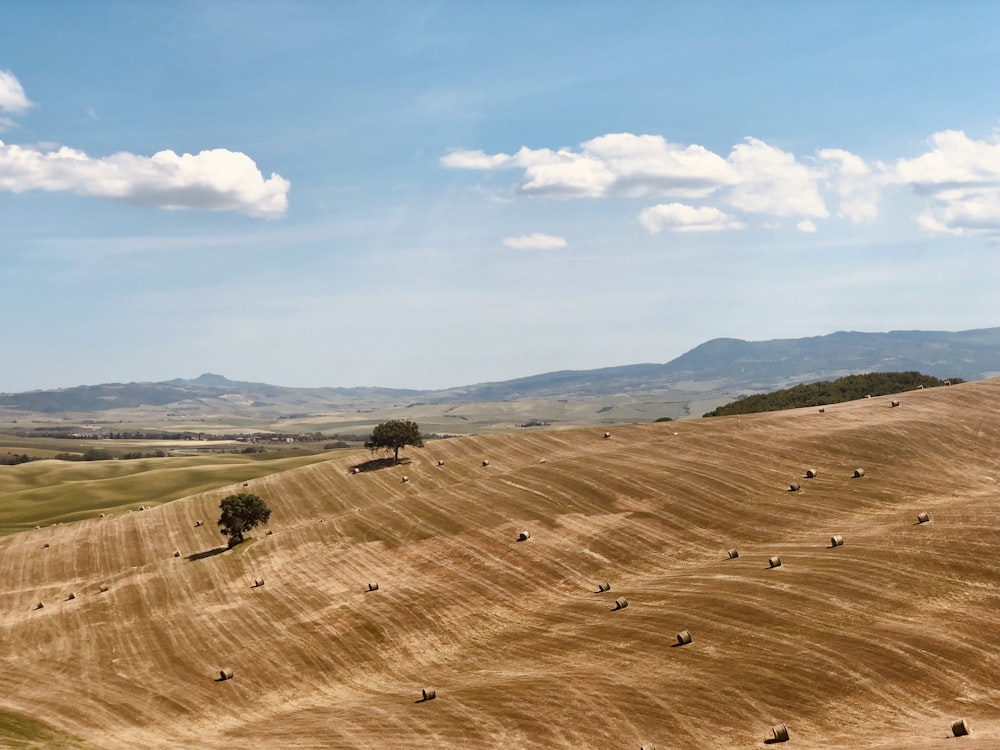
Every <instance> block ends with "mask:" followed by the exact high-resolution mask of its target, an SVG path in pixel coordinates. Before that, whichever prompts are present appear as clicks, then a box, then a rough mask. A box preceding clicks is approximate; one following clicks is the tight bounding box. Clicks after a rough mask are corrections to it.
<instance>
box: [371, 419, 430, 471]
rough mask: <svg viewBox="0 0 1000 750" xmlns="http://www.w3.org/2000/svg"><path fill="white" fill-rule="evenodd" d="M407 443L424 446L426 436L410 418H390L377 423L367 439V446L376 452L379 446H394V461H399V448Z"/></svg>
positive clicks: (419, 446) (417, 446)
mask: <svg viewBox="0 0 1000 750" xmlns="http://www.w3.org/2000/svg"><path fill="white" fill-rule="evenodd" d="M407 445H412V446H414V447H416V448H423V447H424V438H423V436H422V435H421V434H420V428H419V427H418V426H417V423H416V422H412V421H410V420H409V419H390V420H389V421H388V422H382V424H377V425H375V429H374V430H372V434H371V437H370V438H368V440H367V441H365V448H368V449H369V450H371V451H372V452H374V451H375V450H376V449H377V448H386V449H388V448H392V450H393V451H394V453H393V461H395V462H396V463H399V449H400V448H403V447H405V446H407Z"/></svg>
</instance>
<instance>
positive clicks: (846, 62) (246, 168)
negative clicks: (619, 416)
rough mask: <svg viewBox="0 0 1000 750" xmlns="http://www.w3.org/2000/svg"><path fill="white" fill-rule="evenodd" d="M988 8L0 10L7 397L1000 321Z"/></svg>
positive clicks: (69, 6) (515, 5)
mask: <svg viewBox="0 0 1000 750" xmlns="http://www.w3.org/2000/svg"><path fill="white" fill-rule="evenodd" d="M997 29H1000V3H996V2H971V1H966V2H961V1H958V2H953V3H942V2H936V1H935V2H920V1H919V0H907V1H906V2H893V1H892V0H884V1H883V2H878V3H872V2H869V1H866V2H852V1H851V0H841V1H839V2H835V3H802V2H798V1H797V0H796V1H794V2H793V1H792V0H789V1H787V2H776V1H771V2H768V1H765V0H740V1H738V2H737V1H736V0H733V1H731V2H715V1H713V0H707V1H705V2H670V1H669V0H657V1H655V2H636V1H630V0H623V1H622V2H614V3H612V2H588V1H587V0H579V1H577V2H569V1H568V0H547V1H546V2H537V1H536V0H531V1H528V0H525V1H519V0H504V1H503V2H500V1H499V0H495V1H494V0H477V1H476V2H468V1H467V0H456V1H449V0H441V1H438V2H428V1H424V0H405V1H403V2H394V1H392V0H384V1H381V2H379V1H371V2H351V1H350V0H338V1H337V2H325V1H323V0H317V1H315V2H304V1H303V2H299V1H296V0H281V1H280V2H279V1H277V0H273V1H262V0H242V1H240V2H227V1H226V0H211V1H207V0H206V1H195V0H161V1H160V2H155V3H152V2H133V1H132V0H129V1H128V2H112V1H108V0H88V2H86V3H80V2H74V1H72V0H48V1H47V2H36V1H35V0H3V1H2V2H0V317H2V319H3V321H4V331H3V335H2V336H0V392H8V393H11V392H18V391H25V390H33V389H46V388H59V387H70V386H76V385H83V384H99V383H107V382H131V381H159V380H166V379H171V378H175V377H185V378H193V377H197V376H198V375H199V374H201V373H204V372H213V373H219V374H223V375H225V376H227V377H229V378H232V379H235V380H249V381H257V382H267V383H272V384H276V385H284V386H296V387H320V386H343V387H350V386H382V387H396V388H419V389H434V388H447V387H452V386H460V385H467V384H472V383H480V382H486V381H499V380H507V379H510V378H516V377H523V376H529V375H534V374H539V373H544V372H550V371H554V370H564V369H575V370H582V369H591V368H597V367H611V366H616V365H626V364H636V363H641V362H667V361H669V360H671V359H673V358H675V357H677V356H680V355H681V354H683V353H684V352H686V351H688V350H689V349H691V348H693V347H695V346H697V345H698V344H700V343H703V342H705V341H707V340H710V339H713V338H717V337H731V338H741V339H746V340H765V339H771V338H796V337H802V336H816V335H823V334H827V333H832V332H834V331H839V330H856V331H888V330H899V329H920V330H951V331H957V330H967V329H972V328H986V327H993V326H998V325H1000V304H998V302H1000V293H998V290H1000V77H998V76H997V74H996V71H997V70H1000V36H998V35H997V33H996V31H997Z"/></svg>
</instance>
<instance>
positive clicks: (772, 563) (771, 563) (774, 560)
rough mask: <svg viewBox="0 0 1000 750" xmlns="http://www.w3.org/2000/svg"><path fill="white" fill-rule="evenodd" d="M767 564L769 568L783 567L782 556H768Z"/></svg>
mask: <svg viewBox="0 0 1000 750" xmlns="http://www.w3.org/2000/svg"><path fill="white" fill-rule="evenodd" d="M767 565H768V567H769V568H780V567H781V558H780V557H778V556H777V555H774V556H773V557H769V558H767Z"/></svg>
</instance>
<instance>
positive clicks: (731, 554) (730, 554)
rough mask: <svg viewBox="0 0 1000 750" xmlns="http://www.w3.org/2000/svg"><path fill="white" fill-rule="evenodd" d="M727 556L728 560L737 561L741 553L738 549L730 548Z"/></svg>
mask: <svg viewBox="0 0 1000 750" xmlns="http://www.w3.org/2000/svg"><path fill="white" fill-rule="evenodd" d="M726 555H727V557H728V559H730V560H735V559H736V558H737V557H739V556H740V551H739V550H738V549H736V547H730V548H729V549H727V550H726Z"/></svg>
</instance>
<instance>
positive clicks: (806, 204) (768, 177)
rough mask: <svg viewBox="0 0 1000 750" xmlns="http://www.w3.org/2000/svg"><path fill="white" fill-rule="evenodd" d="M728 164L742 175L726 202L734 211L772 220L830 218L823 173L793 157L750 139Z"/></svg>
mask: <svg viewBox="0 0 1000 750" xmlns="http://www.w3.org/2000/svg"><path fill="white" fill-rule="evenodd" d="M729 163H730V164H731V165H732V166H733V169H734V170H735V171H736V173H737V174H738V175H739V181H738V182H737V184H736V185H735V186H733V188H732V190H730V191H729V193H728V194H727V195H726V198H725V199H726V202H727V203H728V204H729V205H731V206H733V207H734V208H738V209H740V210H741V211H746V212H747V213H753V214H769V215H771V216H815V217H818V218H824V217H826V216H829V212H828V211H827V209H826V205H825V204H824V203H823V199H822V198H821V197H820V194H819V185H818V183H819V180H820V179H821V178H822V176H823V174H822V172H821V171H819V170H816V169H811V168H809V167H807V166H805V165H804V164H802V163H800V162H799V161H797V160H796V158H795V155H794V154H792V153H790V152H788V151H782V150H781V149H779V148H775V147H774V146H771V145H769V144H767V143H765V142H764V141H761V140H758V139H757V138H747V139H746V140H745V141H744V142H743V143H740V144H737V145H736V146H733V150H732V152H731V153H730V154H729Z"/></svg>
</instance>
